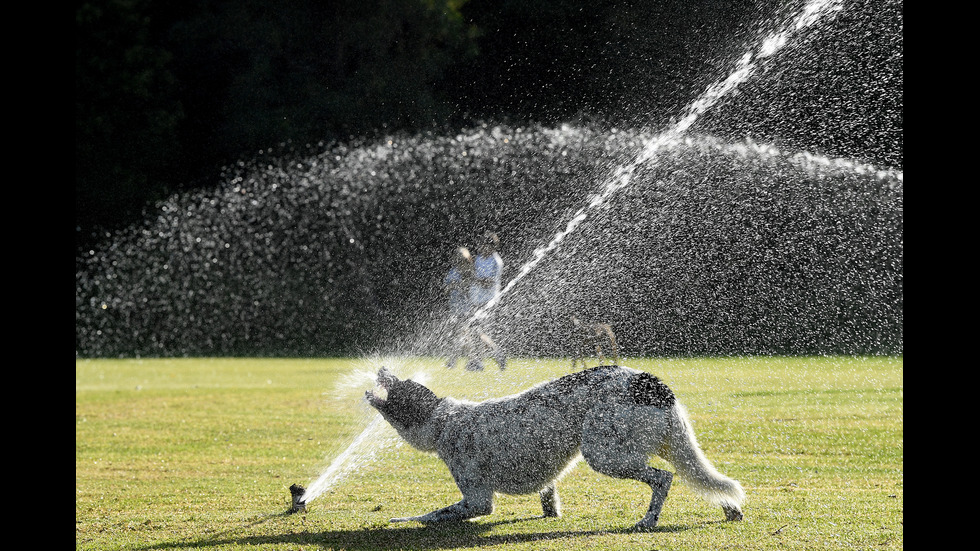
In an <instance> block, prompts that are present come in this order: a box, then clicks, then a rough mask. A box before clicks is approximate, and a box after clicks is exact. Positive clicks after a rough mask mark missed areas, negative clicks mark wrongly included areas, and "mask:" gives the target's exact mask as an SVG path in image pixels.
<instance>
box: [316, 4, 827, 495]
mask: <svg viewBox="0 0 980 551" xmlns="http://www.w3.org/2000/svg"><path fill="white" fill-rule="evenodd" d="M840 9H841V0H811V1H810V2H808V3H807V4H806V6H804V8H803V10H802V11H801V12H800V14H799V15H798V16H797V17H796V18H795V19H793V20H792V21H790V22H789V23H788V24H787V25H785V26H784V27H782V28H781V29H780V30H778V31H776V32H773V33H771V34H769V35H767V36H765V37H764V38H763V39H762V41H761V43H760V45H759V48H758V50H757V51H756V52H755V53H753V52H751V51H750V52H748V53H746V54H745V55H744V56H742V58H741V59H740V60H739V61H738V63H737V64H736V66H735V70H734V71H732V73H731V74H730V75H729V76H728V78H726V79H725V80H723V81H720V82H717V83H715V84H713V85H712V86H709V87H708V89H707V90H705V91H704V93H703V94H701V96H700V97H698V98H697V99H696V100H695V101H694V102H692V103H691V104H690V105H689V106H688V107H687V109H686V110H685V115H684V117H683V118H681V119H679V120H678V121H677V122H675V123H674V124H673V125H672V126H670V127H669V128H668V129H667V130H666V131H664V132H663V133H662V134H660V135H658V136H656V137H654V138H652V139H651V140H649V141H648V142H647V143H646V144H645V145H644V146H643V149H642V150H641V151H640V152H639V153H638V154H637V156H636V158H635V159H634V160H633V161H632V162H631V163H629V164H628V165H624V166H622V167H620V168H618V169H617V170H616V171H615V173H614V174H613V175H612V176H611V177H610V178H609V180H608V181H607V182H606V184H605V186H604V188H603V190H602V191H601V192H600V193H599V194H597V195H596V196H595V197H593V199H592V200H591V201H589V203H588V204H587V205H586V206H584V207H582V208H581V209H579V210H578V212H576V213H575V215H574V216H572V219H571V220H569V221H568V224H567V225H566V226H565V229H564V230H562V231H561V232H559V233H558V234H557V235H555V237H554V238H552V240H551V242H550V243H548V244H547V245H545V246H543V247H539V248H537V249H535V251H534V254H533V255H532V258H531V260H529V261H528V262H526V263H525V264H524V265H523V266H522V267H521V269H520V271H519V272H518V274H517V275H516V276H515V277H514V278H513V279H511V280H510V282H508V283H507V285H506V286H505V287H504V288H503V289H501V291H500V293H498V294H497V296H496V297H494V298H493V299H492V300H491V301H490V302H488V303H487V304H486V305H484V306H483V307H482V308H480V309H479V310H477V311H476V313H475V314H474V315H473V317H472V319H471V321H475V320H478V319H482V318H484V317H486V315H487V312H489V311H490V310H491V309H493V308H494V307H495V306H496V305H497V304H498V303H499V301H500V299H501V297H503V296H505V295H506V294H507V293H508V292H509V291H510V290H511V289H513V287H514V286H515V285H517V283H518V282H519V281H520V280H521V279H523V278H524V277H525V276H526V275H527V274H529V273H530V272H531V271H532V270H533V269H534V268H535V267H536V266H537V265H538V264H539V263H540V262H541V261H542V260H543V259H544V258H545V257H546V256H547V255H548V254H549V253H550V252H551V251H553V250H555V249H557V248H558V246H559V245H560V244H561V243H562V241H564V240H565V238H566V237H567V236H568V235H569V234H571V233H572V232H574V231H575V230H576V229H577V228H578V227H579V226H580V225H581V224H582V222H584V221H585V219H586V218H588V215H589V213H590V212H591V211H593V210H595V209H596V208H598V207H600V206H602V205H604V204H605V203H606V202H607V201H608V200H609V198H610V197H612V196H613V195H614V194H615V193H616V192H617V191H619V190H620V189H623V188H625V187H627V186H629V185H630V182H631V181H632V178H633V174H634V173H635V172H636V170H637V168H639V167H641V166H643V165H644V164H646V163H648V162H651V161H653V160H654V159H656V157H657V153H658V152H659V151H660V149H661V148H663V147H665V146H668V145H670V144H672V143H675V142H676V141H677V140H678V139H680V138H681V137H682V136H683V135H684V133H686V132H687V130H688V129H689V128H690V127H691V125H693V124H694V123H695V121H697V120H698V118H699V117H700V116H701V115H702V114H703V113H704V112H705V111H707V110H708V109H710V108H711V107H712V106H714V105H715V104H716V103H718V101H719V100H720V99H721V98H723V97H725V96H726V95H728V94H730V93H731V92H732V90H734V89H735V88H737V87H738V86H739V85H740V84H742V83H743V82H745V81H746V80H748V79H749V77H750V76H752V74H753V73H754V72H755V70H756V68H757V67H758V64H759V62H760V61H761V60H762V59H764V58H766V57H769V56H771V55H773V54H774V53H776V52H777V51H779V50H780V49H781V48H782V47H783V46H785V45H786V43H787V40H788V38H789V37H790V36H791V35H792V34H793V33H795V32H798V31H800V30H802V29H805V28H807V27H809V26H810V25H813V24H814V23H816V22H817V21H819V20H821V19H822V18H823V17H825V16H826V15H828V14H830V13H834V12H836V11H839V10H840ZM381 428H383V421H382V417H381V416H380V415H375V417H374V419H373V420H372V421H371V422H370V423H369V424H368V426H367V427H366V428H365V429H364V431H363V432H362V433H361V434H360V435H359V436H357V438H355V439H354V441H353V442H352V443H351V444H350V446H348V447H347V449H346V450H344V452H342V453H341V454H340V455H338V456H337V457H336V458H335V459H334V460H333V462H331V463H330V465H329V466H328V467H327V469H326V470H325V471H324V472H323V473H321V474H320V476H319V477H318V478H317V479H316V480H315V481H314V482H313V483H312V484H311V485H310V487H309V488H308V489H307V490H306V491H305V492H304V494H303V496H302V498H301V501H302V502H303V503H309V502H310V501H312V500H313V499H315V498H316V497H317V496H319V495H320V494H322V493H323V492H324V491H326V490H327V489H329V488H330V487H331V486H333V484H335V483H336V482H337V481H338V480H339V479H340V478H342V477H343V476H344V475H345V474H346V473H347V472H348V471H349V470H351V469H352V468H354V467H355V466H357V465H359V464H361V462H363V461H364V460H365V459H366V458H367V457H368V455H369V454H367V453H366V452H364V451H363V450H362V449H361V448H362V447H363V446H364V445H365V443H366V442H367V443H370V442H371V441H372V440H373V438H372V437H373V436H375V435H376V434H377V433H378V431H379V430H380V429H381ZM373 451H377V450H373Z"/></svg>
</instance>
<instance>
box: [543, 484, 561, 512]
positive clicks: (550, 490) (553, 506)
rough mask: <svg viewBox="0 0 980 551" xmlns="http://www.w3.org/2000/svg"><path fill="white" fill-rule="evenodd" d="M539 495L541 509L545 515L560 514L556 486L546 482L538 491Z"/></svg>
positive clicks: (559, 502) (559, 501)
mask: <svg viewBox="0 0 980 551" xmlns="http://www.w3.org/2000/svg"><path fill="white" fill-rule="evenodd" d="M538 493H539V494H540V495H541V509H542V510H543V511H544V516H546V517H560V516H561V500H560V499H558V487H557V486H555V484H554V483H551V484H548V485H547V486H545V487H544V488H542V489H541V491H540V492H538Z"/></svg>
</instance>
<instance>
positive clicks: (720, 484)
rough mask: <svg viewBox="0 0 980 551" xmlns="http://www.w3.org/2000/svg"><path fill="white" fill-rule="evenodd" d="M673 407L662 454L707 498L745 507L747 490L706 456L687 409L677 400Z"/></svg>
mask: <svg viewBox="0 0 980 551" xmlns="http://www.w3.org/2000/svg"><path fill="white" fill-rule="evenodd" d="M669 411H670V413H669V415H668V417H669V420H668V423H669V425H670V431H669V436H668V441H667V442H666V446H664V448H665V449H664V450H662V451H663V453H662V454H661V455H662V456H663V457H664V458H665V459H667V461H669V462H670V463H671V465H673V466H674V468H675V469H677V474H678V475H679V476H680V477H681V479H683V480H684V482H686V483H687V485H688V486H690V487H691V488H692V489H693V490H694V491H695V492H697V493H699V494H701V496H703V497H704V498H705V499H707V500H708V501H710V502H711V503H714V504H716V505H721V506H722V507H730V508H733V509H741V505H742V503H743V502H744V501H745V490H743V489H742V485H741V484H739V483H738V481H737V480H733V479H731V478H728V477H727V476H725V475H723V474H721V473H720V472H718V471H717V470H716V469H715V468H714V466H713V465H712V464H711V462H710V461H708V458H707V457H705V456H704V452H702V451H701V446H699V445H698V441H697V438H695V436H694V429H693V428H692V427H691V420H690V418H689V417H688V415H687V410H686V409H685V408H684V406H683V405H681V403H680V402H678V401H676V400H675V401H674V404H673V406H672V407H671V408H670V409H669Z"/></svg>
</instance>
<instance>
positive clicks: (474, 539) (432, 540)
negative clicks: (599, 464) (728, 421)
mask: <svg viewBox="0 0 980 551" xmlns="http://www.w3.org/2000/svg"><path fill="white" fill-rule="evenodd" d="M284 515H285V514H277V515H271V516H269V517H265V518H264V519H260V520H258V521H256V522H253V523H251V524H250V525H249V526H254V525H257V524H261V523H264V522H267V521H269V520H271V519H272V518H276V517H282V516H284ZM541 519H542V517H525V518H517V519H509V520H500V521H490V522H487V521H482V522H481V521H467V522H454V523H446V524H432V525H428V526H421V525H415V526H405V525H402V524H389V523H387V522H386V523H383V524H378V525H376V526H370V527H365V528H359V529H348V530H324V531H315V530H313V531H311V530H306V529H304V530H303V531H302V532H293V533H289V534H263V535H242V536H230V535H229V532H225V533H223V534H215V535H214V536H211V537H208V538H200V539H197V540H192V541H188V540H183V541H180V542H172V543H159V544H156V545H151V546H147V547H142V548H141V549H142V550H156V549H194V548H208V547H221V546H226V545H241V546H263V545H297V546H299V545H304V546H311V547H317V546H318V547H322V548H324V549H349V550H364V551H367V550H378V549H419V550H421V549H465V548H469V547H484V546H489V545H504V544H513V543H527V542H534V541H549V540H560V539H564V538H570V539H575V538H580V537H586V536H600V535H606V534H632V533H637V532H640V531H639V530H637V529H635V528H632V527H630V528H616V529H610V530H601V529H596V530H556V531H553V532H540V531H539V532H524V533H517V534H513V533H511V534H488V532H491V531H492V530H493V528H494V527H497V526H502V525H506V524H514V523H519V522H528V521H534V520H541ZM690 528H691V527H690V526H685V525H671V526H661V527H658V528H656V529H655V530H652V531H646V532H649V533H651V534H657V533H669V532H683V531H685V530H689V529H690ZM235 531H237V530H235Z"/></svg>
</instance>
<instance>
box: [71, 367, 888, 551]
mask: <svg viewBox="0 0 980 551" xmlns="http://www.w3.org/2000/svg"><path fill="white" fill-rule="evenodd" d="M381 363H382V360H381V359H378V358H360V359H303V360H293V359H193V358H192V359H143V360H136V359H134V360H76V361H75V542H76V549H79V550H96V549H98V550H114V549H120V550H122V549H126V550H167V549H195V550H218V549H220V550H237V549H271V550H278V549H305V550H339V549H346V550H386V549H467V548H481V549H482V548H486V549H507V550H543V549H555V550H562V551H567V550H569V549H615V550H619V549H637V550H640V549H642V550H652V549H657V550H661V551H665V550H671V549H676V550H690V549H712V550H713V549H752V550H769V549H779V550H785V549H868V550H870V549H875V550H880V549H901V548H902V547H903V540H904V521H903V501H904V472H903V471H904V467H903V462H904V461H903V433H904V430H903V422H902V415H903V413H902V408H903V387H902V384H903V383H902V381H903V359H902V358H901V357H897V358H896V357H870V358H866V357H858V358H851V357H819V358H810V357H806V358H783V357H775V358H772V357H743V358H690V359H688V358H685V359H624V361H623V362H622V363H623V364H624V365H629V366H631V367H636V368H638V369H642V370H645V371H648V372H650V373H653V374H655V375H657V376H659V377H660V378H661V379H663V380H664V381H665V382H667V384H668V385H670V386H671V388H673V389H674V392H675V393H676V394H677V396H678V397H679V398H680V400H681V401H682V402H683V403H684V404H685V405H686V406H687V408H688V410H689V411H690V414H691V418H692V420H693V422H694V427H695V431H696V432H697V434H698V440H699V442H700V443H701V446H702V448H703V449H704V451H705V454H706V455H707V456H708V458H709V459H711V460H712V461H713V462H714V464H715V466H716V467H717V468H718V470H720V471H721V472H723V473H725V474H727V475H729V476H731V477H733V478H736V479H738V480H739V481H740V482H741V483H742V485H743V486H744V487H745V489H746V492H747V494H748V502H747V503H746V505H745V515H746V520H745V521H744V522H739V523H727V522H723V519H724V515H723V513H722V512H721V509H720V508H716V507H713V506H711V505H709V504H707V503H706V502H704V501H702V500H700V499H699V498H698V497H696V496H695V495H694V494H693V493H692V492H691V491H690V490H689V489H688V488H687V487H686V486H684V484H683V483H682V482H680V481H675V483H674V485H673V487H672V489H671V492H670V494H669V496H668V498H667V503H666V505H665V507H664V510H663V512H662V514H661V521H660V526H659V527H658V529H657V530H656V531H653V532H637V531H634V530H633V529H632V526H633V524H634V523H635V522H636V521H637V520H639V519H640V517H642V516H643V513H644V512H645V511H646V506H647V504H648V501H649V489H648V488H647V487H646V486H644V485H642V484H640V483H637V482H632V481H623V480H615V479H611V478H608V477H604V476H602V475H599V474H597V473H595V472H593V471H591V470H590V469H589V468H588V466H586V465H585V463H584V462H583V463H579V464H578V465H577V466H576V467H575V468H574V470H572V471H571V472H570V473H569V474H568V475H567V476H566V477H565V478H564V479H563V480H562V482H561V484H560V485H559V492H560V494H561V498H562V504H563V510H564V515H563V517H562V518H559V519H551V518H549V519H545V518H541V517H540V515H541V509H540V504H539V501H538V498H537V496H498V498H497V508H496V511H495V512H494V513H493V514H492V515H489V516H486V517H483V518H480V519H476V520H474V521H471V522H466V523H460V524H455V525H449V526H436V527H423V526H421V525H418V524H414V523H404V524H394V525H393V524H389V523H388V522H387V521H388V519H389V518H390V517H393V516H407V515H415V514H421V513H425V512H428V511H430V510H432V509H435V508H437V507H442V506H445V505H448V504H450V503H454V502H455V501H457V500H459V498H460V496H459V493H458V490H457V489H456V487H455V485H454V483H453V481H452V478H451V477H450V476H449V473H448V471H447V469H446V467H445V466H444V465H443V464H442V463H441V462H440V461H439V460H438V459H437V458H435V457H434V456H430V455H426V454H422V453H420V452H417V451H415V450H413V449H411V448H410V447H408V446H407V445H399V444H398V441H397V439H396V438H394V437H393V435H394V433H393V431H392V430H391V429H390V428H388V427H385V428H384V431H383V432H382V433H381V434H379V435H377V436H376V437H375V438H373V439H371V442H370V445H369V446H367V447H366V448H365V449H364V450H363V451H364V454H355V455H356V459H357V461H355V462H353V463H352V465H353V467H354V468H352V469H351V470H350V471H349V472H348V474H347V475H346V476H345V477H344V478H342V479H341V480H339V481H338V482H337V483H336V484H335V485H334V486H333V487H331V488H330V489H329V490H327V491H326V492H324V493H323V494H322V495H320V496H319V497H318V498H316V499H314V500H313V501H312V502H311V503H310V505H309V508H308V510H307V512H306V513H304V514H294V515H286V514H285V511H286V510H287V508H288V506H289V500H290V498H289V491H288V487H289V486H290V485H291V484H294V483H297V484H301V485H304V486H309V485H310V483H311V482H313V481H314V480H315V479H316V478H317V477H318V475H319V474H320V473H321V472H322V471H323V470H324V468H325V467H326V466H327V465H328V464H329V463H330V462H331V461H332V460H333V459H334V458H335V457H337V456H338V455H340V454H341V453H342V452H344V450H346V449H348V446H349V444H350V443H351V442H352V441H353V440H354V438H355V437H356V436H358V435H359V434H360V433H361V432H362V430H363V429H364V428H365V426H366V425H367V423H368V421H369V420H370V419H371V416H372V415H373V414H372V413H371V412H369V411H368V410H367V409H366V406H365V405H364V404H363V402H362V400H361V399H360V398H361V396H362V395H363V392H364V390H366V389H368V388H369V387H370V386H371V383H370V378H369V375H368V374H369V373H370V372H372V371H373V370H375V369H377V367H379V366H380V365H381ZM384 363H385V364H386V365H389V366H390V367H392V368H394V369H395V371H396V373H398V374H399V375H400V376H403V377H404V376H410V377H414V378H416V379H421V378H426V379H427V380H426V382H427V384H428V386H430V388H432V389H433V390H435V391H436V392H437V393H438V394H440V395H445V394H453V395H455V396H460V397H468V398H471V399H482V398H486V397H490V396H497V395H503V394H507V393H511V392H514V391H517V390H520V389H522V388H524V387H526V386H528V385H529V384H531V383H534V382H538V381H542V380H546V379H550V378H554V377H557V376H560V375H563V374H565V373H567V372H568V371H569V365H570V362H569V360H565V359H563V360H538V359H524V360H522V359H519V358H517V359H514V360H512V361H511V362H509V363H508V369H507V371H505V372H502V373H501V372H499V371H497V370H496V366H495V364H493V363H492V362H491V364H490V368H488V369H487V370H486V371H484V372H479V373H471V372H466V371H462V370H453V371H446V370H445V369H444V368H442V367H441V363H440V359H439V358H411V359H404V358H403V359H386V360H384ZM370 452H373V455H370ZM651 461H652V464H653V465H654V466H658V467H664V466H666V463H664V462H663V461H662V460H660V459H658V458H653V459H652V460H651ZM667 468H669V467H667ZM671 470H672V469H671Z"/></svg>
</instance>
